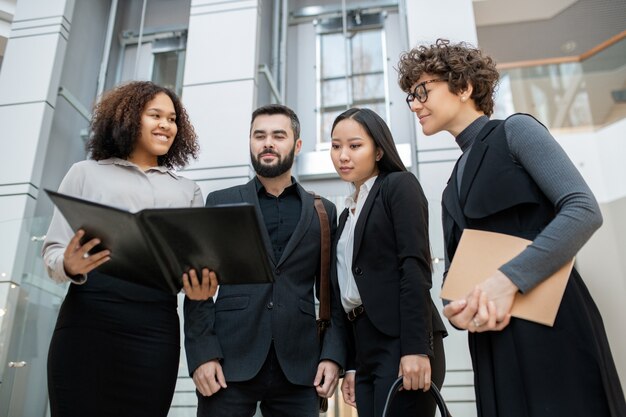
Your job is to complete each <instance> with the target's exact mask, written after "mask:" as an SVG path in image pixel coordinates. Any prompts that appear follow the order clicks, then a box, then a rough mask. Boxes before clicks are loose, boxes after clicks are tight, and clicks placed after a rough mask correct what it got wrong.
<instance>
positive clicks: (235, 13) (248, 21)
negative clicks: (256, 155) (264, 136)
mask: <svg viewBox="0 0 626 417" xmlns="http://www.w3.org/2000/svg"><path fill="white" fill-rule="evenodd" d="M260 13H261V11H260V2H259V1H258V0H233V1H228V2H223V1H218V0H192V2H191V13H190V18H189V33H188V38H187V52H186V54H187V55H186V63H185V74H184V81H183V101H184V103H185V107H186V108H187V110H188V112H189V115H190V117H191V120H192V122H193V124H194V126H195V128H196V131H197V133H198V135H199V137H200V145H201V155H200V158H199V159H198V161H196V162H195V163H194V164H192V165H191V166H190V167H189V168H188V169H187V170H185V172H184V175H185V176H187V177H189V178H191V179H194V180H195V181H197V182H198V183H199V184H200V186H201V187H202V190H203V192H204V194H205V196H206V194H207V193H208V192H209V191H212V190H215V189H220V188H224V187H228V186H231V185H237V184H241V183H244V182H247V181H248V180H249V178H251V176H252V175H253V174H252V169H251V166H250V156H249V146H248V138H249V125H250V114H251V112H252V110H253V106H254V103H255V94H256V90H257V88H256V86H257V79H256V77H257V56H258V26H259V19H260Z"/></svg>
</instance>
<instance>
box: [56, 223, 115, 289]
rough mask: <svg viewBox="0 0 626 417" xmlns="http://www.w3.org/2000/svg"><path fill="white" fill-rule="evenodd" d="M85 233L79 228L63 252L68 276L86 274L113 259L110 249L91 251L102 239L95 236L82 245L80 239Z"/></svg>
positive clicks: (64, 265)
mask: <svg viewBox="0 0 626 417" xmlns="http://www.w3.org/2000/svg"><path fill="white" fill-rule="evenodd" d="M84 235H85V231H84V230H82V229H80V230H78V231H77V232H76V234H75V235H74V237H72V240H70V243H69V244H68V245H67V247H66V248H65V252H64V253H63V267H64V268H65V273H66V274H67V276H68V277H77V276H80V275H82V276H84V275H86V274H88V273H89V272H91V271H92V270H94V269H96V268H97V267H99V266H100V265H102V264H103V263H105V262H107V261H108V260H109V259H111V251H109V250H103V251H100V252H96V253H89V251H90V250H92V249H93V248H95V247H96V246H97V245H98V244H100V239H97V238H94V239H91V240H90V241H89V242H87V243H85V244H84V245H81V244H80V240H81V239H82V238H83V236H84ZM81 281H82V280H81Z"/></svg>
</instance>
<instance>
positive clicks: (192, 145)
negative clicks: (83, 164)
mask: <svg viewBox="0 0 626 417" xmlns="http://www.w3.org/2000/svg"><path fill="white" fill-rule="evenodd" d="M159 93H164V94H167V95H168V97H169V98H170V99H172V103H174V110H175V111H176V126H177V128H178V131H177V133H176V137H175V138H174V142H173V143H172V146H171V147H170V149H169V151H168V152H167V153H166V154H165V155H161V156H159V157H158V158H157V162H158V164H159V166H165V167H167V168H170V169H171V168H182V167H184V166H185V165H186V164H187V162H188V161H189V157H193V158H197V157H198V151H199V145H198V141H197V139H198V135H196V132H195V130H194V128H193V126H192V125H191V122H190V121H189V116H188V115H187V111H186V110H185V108H184V107H183V105H182V103H181V101H180V99H179V98H178V96H177V95H176V94H175V93H174V92H173V91H171V90H169V89H167V88H165V87H161V86H160V85H157V84H155V83H153V82H150V81H132V82H129V83H126V84H122V85H119V86H117V87H115V88H114V89H112V90H110V91H108V92H106V93H105V94H104V95H103V96H102V98H101V99H100V101H99V102H98V103H96V105H95V107H94V109H93V115H92V117H91V122H90V125H89V127H90V139H89V142H87V151H88V152H90V154H91V158H92V159H95V160H96V161H99V160H102V159H107V158H112V157H117V158H121V159H128V157H129V156H130V154H131V153H132V152H133V150H134V148H135V143H136V141H137V139H138V138H139V135H140V134H141V115H142V113H143V110H144V108H145V106H146V104H148V102H149V101H151V100H152V99H154V97H155V96H156V95H157V94H159Z"/></svg>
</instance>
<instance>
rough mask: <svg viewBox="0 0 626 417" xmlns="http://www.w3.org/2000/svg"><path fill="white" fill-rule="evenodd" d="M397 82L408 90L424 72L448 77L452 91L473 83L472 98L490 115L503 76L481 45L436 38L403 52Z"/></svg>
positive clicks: (478, 107)
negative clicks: (430, 43)
mask: <svg viewBox="0 0 626 417" xmlns="http://www.w3.org/2000/svg"><path fill="white" fill-rule="evenodd" d="M397 70H398V84H400V88H402V90H403V91H406V92H407V93H408V92H410V89H411V87H412V86H413V85H414V84H415V83H416V82H417V81H418V80H419V79H420V77H421V76H422V75H423V74H429V75H435V76H437V77H439V78H442V79H445V80H447V81H448V89H449V90H450V92H451V93H454V94H456V93H459V92H460V91H463V90H465V89H466V88H467V85H468V83H469V84H471V85H472V87H473V89H472V95H471V99H472V100H474V103H475V104H476V108H477V109H478V110H480V111H482V112H484V113H485V114H486V115H487V116H490V115H491V114H492V113H493V105H494V100H493V95H494V92H495V90H496V86H497V84H498V80H499V78H500V74H498V70H497V69H496V63H495V61H494V60H493V59H492V58H491V57H489V56H486V55H483V53H482V51H481V50H480V49H478V48H474V47H472V46H471V45H469V44H467V43H465V42H460V43H450V41H449V40H447V39H437V42H436V43H435V44H434V45H428V46H427V45H421V46H418V47H415V48H413V49H411V50H410V51H408V52H405V53H403V54H402V55H401V56H400V62H399V63H398V68H397Z"/></svg>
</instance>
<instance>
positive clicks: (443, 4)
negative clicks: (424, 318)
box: [405, 0, 477, 416]
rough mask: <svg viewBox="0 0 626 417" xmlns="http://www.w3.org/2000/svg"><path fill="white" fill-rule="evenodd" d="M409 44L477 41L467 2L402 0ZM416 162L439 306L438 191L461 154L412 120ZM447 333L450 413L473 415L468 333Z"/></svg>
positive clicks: (443, 137) (450, 139)
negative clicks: (426, 209)
mask: <svg viewBox="0 0 626 417" xmlns="http://www.w3.org/2000/svg"><path fill="white" fill-rule="evenodd" d="M405 7H406V18H407V32H408V36H409V46H410V47H414V46H417V45H420V44H432V43H434V42H435V41H436V40H437V39H438V38H444V39H449V40H451V41H453V42H459V41H465V42H468V43H471V44H472V45H476V44H477V34H476V25H475V21H474V10H473V6H472V1H471V0H440V1H437V2H432V1H427V0H405ZM414 127H415V137H416V138H417V164H418V175H419V179H420V183H421V184H422V187H423V188H424V193H425V194H426V197H427V198H428V202H429V218H430V242H431V248H432V253H433V257H436V258H439V259H440V260H441V262H439V263H435V264H433V267H434V271H433V289H432V291H431V294H432V296H433V299H435V304H436V305H437V306H438V307H439V308H441V307H442V303H441V301H440V300H439V290H440V288H441V281H442V276H443V269H444V265H443V257H444V252H443V231H442V228H441V193H442V192H443V189H444V187H445V185H446V183H447V181H448V178H449V177H450V173H451V172H452V169H453V168H454V163H455V161H456V159H457V158H458V157H459V155H460V154H461V153H460V150H459V149H458V147H457V145H456V143H455V142H454V138H453V137H452V135H450V134H449V133H447V132H443V133H438V134H436V135H433V136H425V135H424V134H423V133H422V128H421V127H420V125H419V123H417V120H416V119H415V123H414ZM448 332H449V336H448V337H447V338H446V339H444V342H445V349H446V367H447V373H446V380H445V383H444V390H443V395H444V397H445V398H446V399H448V400H449V401H450V403H449V406H450V411H451V412H452V414H454V415H457V414H458V415H463V416H475V415H476V408H475V406H474V401H475V399H474V398H475V397H474V390H473V373H472V364H471V360H470V357H469V351H468V348H467V335H466V333H465V332H459V331H457V330H455V329H454V328H453V327H452V326H450V325H448Z"/></svg>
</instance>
